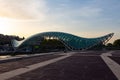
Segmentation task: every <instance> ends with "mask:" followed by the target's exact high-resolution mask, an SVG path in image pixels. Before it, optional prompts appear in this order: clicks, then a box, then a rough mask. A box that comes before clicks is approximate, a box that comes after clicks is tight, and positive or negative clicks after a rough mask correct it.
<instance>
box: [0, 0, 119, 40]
mask: <svg viewBox="0 0 120 80" xmlns="http://www.w3.org/2000/svg"><path fill="white" fill-rule="evenodd" d="M46 31H60V32H67V33H71V34H75V35H78V36H81V37H87V38H92V37H99V36H102V35H105V34H108V33H111V32H113V33H115V35H114V37H113V39H112V40H111V41H110V42H112V41H113V40H115V39H118V38H120V0H0V34H7V35H18V36H20V37H23V36H24V37H29V36H31V35H33V34H36V33H41V32H46Z"/></svg>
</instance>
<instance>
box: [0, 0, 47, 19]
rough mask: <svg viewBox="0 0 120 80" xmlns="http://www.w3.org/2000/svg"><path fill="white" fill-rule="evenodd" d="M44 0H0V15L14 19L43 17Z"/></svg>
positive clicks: (45, 10)
mask: <svg viewBox="0 0 120 80" xmlns="http://www.w3.org/2000/svg"><path fill="white" fill-rule="evenodd" d="M46 12H47V8H46V3H45V1H44V0H0V16H2V17H9V18H16V19H44V18H45V17H46V15H45V13H46Z"/></svg>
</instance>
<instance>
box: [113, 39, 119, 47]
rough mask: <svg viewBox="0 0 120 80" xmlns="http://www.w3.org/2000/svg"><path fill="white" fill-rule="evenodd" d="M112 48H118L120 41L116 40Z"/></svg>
mask: <svg viewBox="0 0 120 80" xmlns="http://www.w3.org/2000/svg"><path fill="white" fill-rule="evenodd" d="M113 46H115V47H117V48H120V39H117V40H115V41H114V42H113Z"/></svg>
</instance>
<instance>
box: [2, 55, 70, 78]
mask: <svg viewBox="0 0 120 80" xmlns="http://www.w3.org/2000/svg"><path fill="white" fill-rule="evenodd" d="M71 55H72V53H69V54H67V55H65V56H62V57H58V58H54V59H51V60H48V61H44V62H41V63H37V64H33V65H30V66H26V68H20V69H15V70H12V71H9V72H5V73H2V74H0V80H6V79H9V78H11V77H14V76H17V75H21V74H23V73H26V72H29V71H31V70H35V69H37V68H40V67H44V66H47V65H48V64H51V63H54V62H57V61H59V60H62V59H65V58H67V57H70V56H71Z"/></svg>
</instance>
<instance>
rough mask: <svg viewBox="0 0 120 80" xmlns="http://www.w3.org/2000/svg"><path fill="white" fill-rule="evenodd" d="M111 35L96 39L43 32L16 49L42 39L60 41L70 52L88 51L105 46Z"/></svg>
mask: <svg viewBox="0 0 120 80" xmlns="http://www.w3.org/2000/svg"><path fill="white" fill-rule="evenodd" d="M113 35H114V33H110V34H108V35H105V36H102V37H98V38H82V37H78V36H75V35H72V34H69V33H64V32H43V33H39V34H36V35H33V36H31V37H29V38H27V39H26V40H25V41H23V42H22V43H21V44H19V45H18V48H20V47H21V46H29V45H33V44H35V43H36V41H40V40H41V39H42V38H44V39H57V40H60V41H61V42H62V43H63V44H64V45H65V46H66V47H68V48H69V49H71V50H82V49H89V48H91V47H93V46H95V45H97V44H100V43H103V44H105V43H106V42H107V41H109V40H110V39H111V38H112V36H113Z"/></svg>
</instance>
